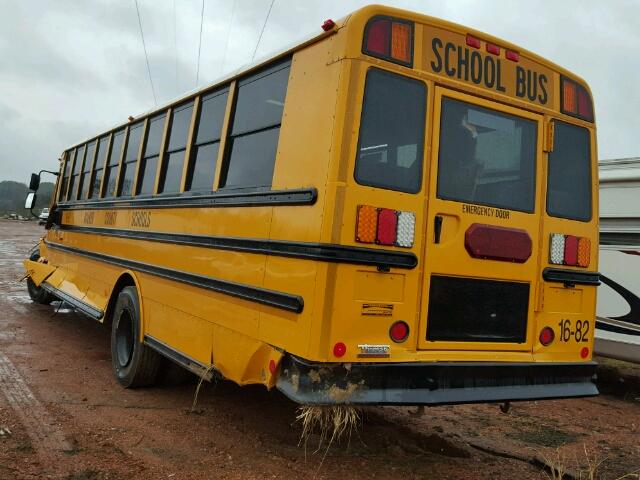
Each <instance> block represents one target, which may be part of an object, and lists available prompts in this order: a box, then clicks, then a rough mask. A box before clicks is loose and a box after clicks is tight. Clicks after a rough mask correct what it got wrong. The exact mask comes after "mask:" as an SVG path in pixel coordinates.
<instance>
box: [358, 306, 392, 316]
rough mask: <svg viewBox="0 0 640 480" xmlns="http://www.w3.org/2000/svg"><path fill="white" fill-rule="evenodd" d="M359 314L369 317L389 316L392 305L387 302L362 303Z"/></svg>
mask: <svg viewBox="0 0 640 480" xmlns="http://www.w3.org/2000/svg"><path fill="white" fill-rule="evenodd" d="M360 314H361V315H368V316H371V317H390V316H392V315H393V305H392V304H389V303H363V304H362V310H361V311H360Z"/></svg>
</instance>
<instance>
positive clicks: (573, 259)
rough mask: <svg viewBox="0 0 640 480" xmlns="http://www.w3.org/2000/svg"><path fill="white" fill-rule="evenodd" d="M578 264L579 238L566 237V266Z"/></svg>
mask: <svg viewBox="0 0 640 480" xmlns="http://www.w3.org/2000/svg"><path fill="white" fill-rule="evenodd" d="M577 263H578V237H574V236H573V235H567V236H565V237H564V264H565V265H577Z"/></svg>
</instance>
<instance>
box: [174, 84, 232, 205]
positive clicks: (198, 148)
mask: <svg viewBox="0 0 640 480" xmlns="http://www.w3.org/2000/svg"><path fill="white" fill-rule="evenodd" d="M228 96H229V89H228V88H227V89H224V90H222V91H218V92H214V93H212V94H210V95H207V96H205V97H203V98H202V103H201V104H200V112H199V113H198V120H197V122H196V133H195V134H194V136H195V144H194V146H193V150H192V151H191V158H190V160H189V168H188V169H187V182H186V185H185V191H193V192H198V191H200V192H203V191H204V192H210V191H211V189H212V187H213V179H214V176H215V173H216V161H217V159H218V148H219V147H220V135H221V133H222V123H223V121H224V113H225V108H226V106H227V97H228Z"/></svg>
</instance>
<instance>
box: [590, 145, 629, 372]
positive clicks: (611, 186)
mask: <svg viewBox="0 0 640 480" xmlns="http://www.w3.org/2000/svg"><path fill="white" fill-rule="evenodd" d="M599 166H600V262H599V270H600V274H601V277H600V280H601V282H602V283H601V285H600V287H599V288H598V307H597V317H598V318H597V321H596V339H595V347H594V350H595V353H596V354H598V355H601V356H605V357H611V358H617V359H619V360H627V361H632V362H640V157H637V158H621V159H614V160H603V161H601V162H600V164H599Z"/></svg>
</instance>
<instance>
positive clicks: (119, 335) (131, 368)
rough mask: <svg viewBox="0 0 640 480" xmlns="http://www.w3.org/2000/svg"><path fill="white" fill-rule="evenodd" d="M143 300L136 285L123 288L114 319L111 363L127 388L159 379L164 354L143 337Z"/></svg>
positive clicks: (119, 379)
mask: <svg viewBox="0 0 640 480" xmlns="http://www.w3.org/2000/svg"><path fill="white" fill-rule="evenodd" d="M141 324H142V319H141V318H140V303H139V300H138V290H137V289H136V287H125V288H123V289H122V291H120V294H119V295H118V300H117V301H116V305H115V308H114V310H113V321H112V322H111V364H112V365H113V372H114V374H115V376H116V378H117V379H118V382H120V384H121V385H122V386H123V387H125V388H134V387H147V386H151V385H153V384H155V383H156V381H157V378H158V373H159V367H160V363H161V360H162V357H160V355H159V354H158V353H156V352H154V351H153V350H151V349H150V348H149V347H147V346H146V345H144V344H143V343H142V342H141V341H140V327H141Z"/></svg>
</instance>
